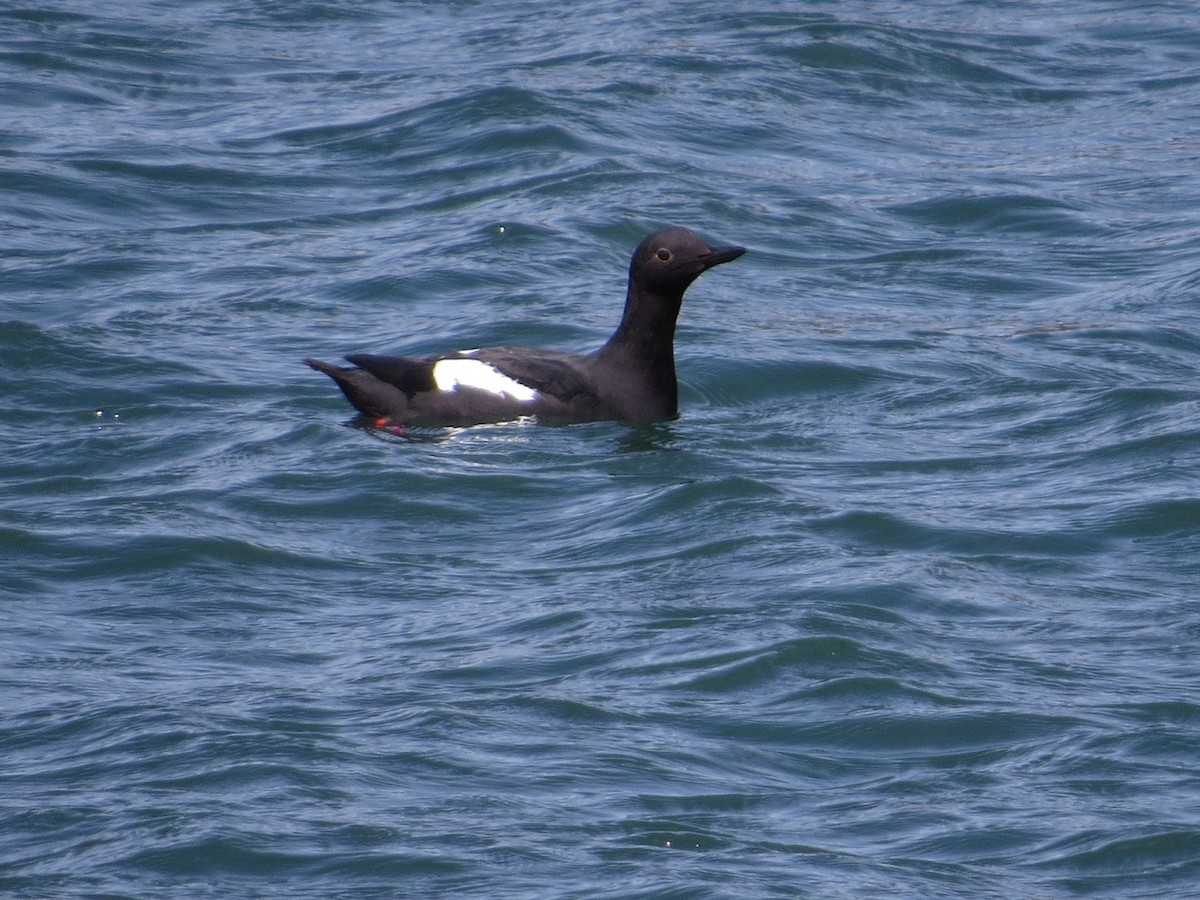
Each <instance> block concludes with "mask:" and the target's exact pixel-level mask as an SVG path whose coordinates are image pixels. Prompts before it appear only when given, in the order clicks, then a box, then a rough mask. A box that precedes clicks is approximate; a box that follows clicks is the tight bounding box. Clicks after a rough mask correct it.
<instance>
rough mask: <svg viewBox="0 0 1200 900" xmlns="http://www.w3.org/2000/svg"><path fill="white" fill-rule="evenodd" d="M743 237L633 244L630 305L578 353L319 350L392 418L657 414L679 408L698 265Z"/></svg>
mask: <svg viewBox="0 0 1200 900" xmlns="http://www.w3.org/2000/svg"><path fill="white" fill-rule="evenodd" d="M745 252H746V250H745V248H743V247H717V248H713V247H710V246H709V245H708V244H706V243H705V242H704V241H703V240H701V239H700V237H699V236H698V235H696V234H694V233H693V232H691V231H689V230H688V229H686V228H668V229H666V230H664V231H659V232H656V233H655V234H652V235H650V236H649V237H647V238H646V239H645V240H644V241H642V242H641V244H639V245H638V248H637V249H636V250H635V251H634V253H633V260H632V261H631V262H630V264H629V291H628V293H627V295H626V298H625V314H624V315H623V316H622V318H621V324H620V325H619V326H618V327H617V330H616V332H615V333H614V334H613V336H612V337H611V338H609V339H608V342H607V343H606V344H605V345H604V346H603V347H601V348H600V349H599V350H596V351H595V352H593V353H589V354H587V355H577V354H574V353H560V352H558V351H555V350H535V349H529V348H524V347H493V348H489V349H485V350H462V351H459V352H457V353H448V354H445V355H442V356H431V357H427V358H418V357H410V356H374V355H370V354H365V353H356V354H353V355H350V356H347V357H346V359H347V360H348V361H349V362H351V363H353V364H354V365H353V366H345V367H343V366H335V365H331V364H329V363H327V362H322V361H321V360H319V359H306V360H305V362H306V363H307V364H308V365H310V366H311V367H312V368H314V369H316V370H317V371H318V372H324V373H325V374H326V375H328V376H329V377H330V378H332V379H333V380H334V381H335V382H337V385H338V387H340V388H341V389H342V393H343V394H345V395H346V399H347V400H349V401H350V403H351V404H353V406H354V407H355V408H356V409H357V410H358V411H359V412H362V413H365V414H366V415H368V416H373V417H375V418H376V420H377V421H376V424H378V425H383V426H390V425H403V424H418V425H477V424H482V423H484V422H504V421H511V420H513V419H519V418H522V417H524V416H537V417H538V418H539V419H543V420H549V421H554V422H590V421H600V420H610V419H612V420H620V421H629V422H650V421H655V420H658V419H669V418H671V417H673V416H675V415H676V414H677V413H678V406H677V404H678V397H679V387H678V384H677V383H676V381H675V349H674V342H675V320H676V319H677V318H678V316H679V308H680V306H681V305H682V303H683V293H684V291H686V290H687V288H688V285H690V284H691V283H692V282H693V281H695V280H696V278H697V277H699V275H700V274H701V273H702V272H704V271H706V270H708V269H711V268H712V267H713V266H719V265H720V264H721V263H726V262H729V261H730V260H734V259H737V258H738V257H739V256H741V255H742V254H743V253H745Z"/></svg>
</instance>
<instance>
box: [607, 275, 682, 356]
mask: <svg viewBox="0 0 1200 900" xmlns="http://www.w3.org/2000/svg"><path fill="white" fill-rule="evenodd" d="M682 305H683V292H682V291H680V292H679V293H678V294H673V295H669V296H664V295H657V296H648V295H646V294H645V293H643V292H640V291H639V290H638V289H637V288H636V287H635V286H633V285H630V287H629V293H628V294H627V295H626V298H625V313H624V314H623V315H622V316H621V324H620V325H618V326H617V330H616V331H615V332H614V333H613V336H612V337H611V338H609V339H608V343H607V344H605V345H604V346H603V347H602V348H601V349H600V351H599V354H598V355H599V356H601V357H602V358H603V357H608V358H614V359H621V360H622V361H623V362H628V363H634V362H642V363H647V364H649V365H651V366H653V367H656V368H657V367H662V366H663V365H664V364H666V366H668V367H669V368H670V371H671V373H672V376H674V371H675V321H676V319H678V318H679V309H680V307H681V306H682Z"/></svg>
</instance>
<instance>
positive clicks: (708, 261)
mask: <svg viewBox="0 0 1200 900" xmlns="http://www.w3.org/2000/svg"><path fill="white" fill-rule="evenodd" d="M745 252H746V248H745V247H714V248H712V249H711V250H709V251H708V252H707V253H705V254H704V255H703V256H701V257H700V264H701V265H703V266H704V268H705V269H711V268H712V267H713V266H719V265H720V264H721V263H727V262H732V261H733V260H735V259H737V258H738V257H739V256H741V255H742V254H743V253H745Z"/></svg>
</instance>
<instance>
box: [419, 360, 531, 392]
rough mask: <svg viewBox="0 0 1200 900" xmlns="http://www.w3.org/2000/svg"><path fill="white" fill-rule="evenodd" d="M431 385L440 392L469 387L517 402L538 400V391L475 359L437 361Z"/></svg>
mask: <svg viewBox="0 0 1200 900" xmlns="http://www.w3.org/2000/svg"><path fill="white" fill-rule="evenodd" d="M433 383H434V384H436V385H437V389H438V390H439V391H453V390H457V389H458V388H460V387H469V388H474V389H475V390H477V391H487V392H488V393H489V394H496V395H497V396H500V397H511V398H512V399H514V400H520V401H527V400H534V399H536V398H537V391H535V390H534V389H533V388H531V387H530V386H529V385H527V384H521V382H519V381H514V380H513V379H512V378H509V377H508V376H507V375H505V374H503V373H501V372H500V371H498V370H497V369H495V368H493V367H492V366H489V365H488V364H487V363H485V362H483V361H482V360H478V359H439V360H438V361H437V362H436V363H434V364H433Z"/></svg>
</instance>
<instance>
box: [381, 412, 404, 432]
mask: <svg viewBox="0 0 1200 900" xmlns="http://www.w3.org/2000/svg"><path fill="white" fill-rule="evenodd" d="M375 427H376V428H378V429H380V430H382V431H386V432H387V433H388V434H404V433H405V431H404V426H403V425H393V424H392V422H391V420H390V419H388V417H387V416H384V417H383V418H380V419H376V420H375Z"/></svg>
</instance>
